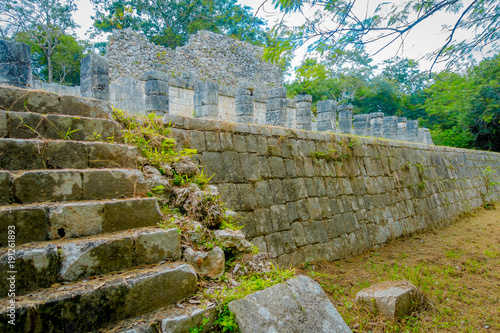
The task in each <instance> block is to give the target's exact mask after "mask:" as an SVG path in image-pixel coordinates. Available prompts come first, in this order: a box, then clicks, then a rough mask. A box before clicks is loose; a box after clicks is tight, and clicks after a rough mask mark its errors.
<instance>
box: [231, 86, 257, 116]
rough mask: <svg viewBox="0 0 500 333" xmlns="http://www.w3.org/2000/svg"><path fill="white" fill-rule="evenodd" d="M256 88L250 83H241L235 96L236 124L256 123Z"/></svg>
mask: <svg viewBox="0 0 500 333" xmlns="http://www.w3.org/2000/svg"><path fill="white" fill-rule="evenodd" d="M254 100H255V97H254V88H253V87H252V86H251V85H250V84H248V83H244V82H242V83H239V84H238V86H237V87H236V94H235V101H234V106H235V114H236V119H235V120H236V122H237V123H244V124H253V123H254V122H255V110H254Z"/></svg>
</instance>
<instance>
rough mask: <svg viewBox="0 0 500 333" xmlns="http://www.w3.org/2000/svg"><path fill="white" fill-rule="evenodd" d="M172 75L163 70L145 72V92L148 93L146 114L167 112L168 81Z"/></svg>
mask: <svg viewBox="0 0 500 333" xmlns="http://www.w3.org/2000/svg"><path fill="white" fill-rule="evenodd" d="M169 79H170V76H169V75H168V73H165V72H163V71H157V70H152V71H147V72H146V73H144V80H145V81H146V83H145V84H144V93H145V94H146V99H145V103H146V114H149V113H155V114H157V115H164V114H167V113H168V111H169V105H168V89H169V86H168V81H169Z"/></svg>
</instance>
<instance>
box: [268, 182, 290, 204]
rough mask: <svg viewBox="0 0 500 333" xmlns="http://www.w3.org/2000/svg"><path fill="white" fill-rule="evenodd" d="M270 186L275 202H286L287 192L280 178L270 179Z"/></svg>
mask: <svg viewBox="0 0 500 333" xmlns="http://www.w3.org/2000/svg"><path fill="white" fill-rule="evenodd" d="M269 188H270V189H271V193H272V194H273V202H274V203H275V204H283V203H285V202H286V200H285V194H284V192H283V184H282V182H281V180H280V179H271V180H269Z"/></svg>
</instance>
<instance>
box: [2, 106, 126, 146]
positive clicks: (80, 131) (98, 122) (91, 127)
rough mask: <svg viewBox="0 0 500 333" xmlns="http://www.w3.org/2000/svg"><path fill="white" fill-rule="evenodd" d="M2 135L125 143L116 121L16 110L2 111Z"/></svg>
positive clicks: (17, 137) (19, 137) (13, 137)
mask: <svg viewBox="0 0 500 333" xmlns="http://www.w3.org/2000/svg"><path fill="white" fill-rule="evenodd" d="M0 138H12V139H36V138H47V139H59V140H75V141H104V142H117V143H122V142H123V135H122V133H121V127H120V125H119V124H118V123H117V122H116V121H114V120H110V119H102V118H87V117H77V116H65V115H51V114H49V115H42V114H39V113H33V112H14V111H0Z"/></svg>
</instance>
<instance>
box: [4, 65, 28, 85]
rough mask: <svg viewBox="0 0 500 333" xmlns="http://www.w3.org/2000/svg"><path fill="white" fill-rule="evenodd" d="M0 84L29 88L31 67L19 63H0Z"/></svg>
mask: <svg viewBox="0 0 500 333" xmlns="http://www.w3.org/2000/svg"><path fill="white" fill-rule="evenodd" d="M0 84H5V85H10V86H15V87H21V88H29V87H30V86H31V84H32V74H31V67H30V66H27V65H24V64H21V63H0Z"/></svg>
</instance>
